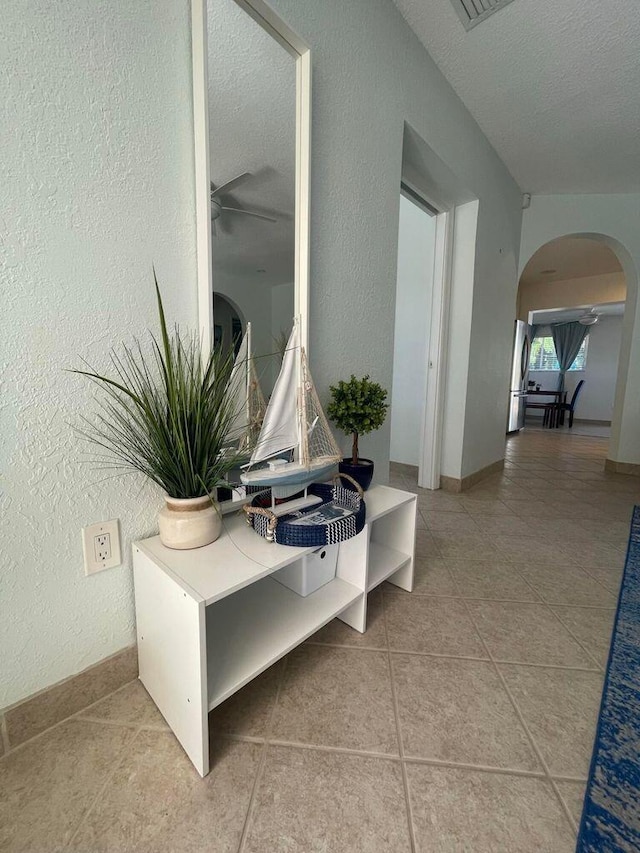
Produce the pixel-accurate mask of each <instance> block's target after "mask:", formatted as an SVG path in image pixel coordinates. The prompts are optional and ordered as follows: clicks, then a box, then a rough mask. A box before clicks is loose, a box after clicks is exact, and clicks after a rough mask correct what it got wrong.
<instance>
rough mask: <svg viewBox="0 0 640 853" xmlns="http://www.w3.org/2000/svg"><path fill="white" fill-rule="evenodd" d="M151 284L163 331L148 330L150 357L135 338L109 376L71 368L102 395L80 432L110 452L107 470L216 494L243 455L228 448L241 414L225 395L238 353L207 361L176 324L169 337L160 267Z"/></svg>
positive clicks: (177, 493)
mask: <svg viewBox="0 0 640 853" xmlns="http://www.w3.org/2000/svg"><path fill="white" fill-rule="evenodd" d="M154 281H155V288H156V295H157V301H158V314H159V318H160V331H161V334H160V339H159V340H158V338H157V337H156V336H155V335H154V334H153V333H151V352H150V354H146V353H145V352H143V349H142V346H141V345H140V343H139V342H138V341H136V343H135V345H134V346H133V347H128V346H124V345H123V347H122V352H121V353H120V354H119V353H118V352H116V351H115V350H112V352H111V366H112V368H113V376H111V377H108V376H103V375H101V374H99V373H96V372H95V371H93V370H91V369H90V368H89V369H87V370H74V371H72V372H73V373H78V374H80V375H81V376H86V377H88V378H89V379H90V380H91V381H92V382H94V383H95V384H96V385H97V386H98V387H99V388H100V389H101V391H102V392H103V395H104V396H103V398H102V399H99V400H98V406H99V408H98V412H97V418H96V421H95V422H94V421H89V420H87V419H84V423H85V428H84V429H82V430H80V432H81V434H82V435H83V436H84V437H85V438H86V439H88V440H89V441H91V442H93V443H94V444H95V445H97V446H98V447H100V448H102V450H104V451H105V454H104V455H103V456H102V457H101V459H100V463H101V465H102V467H105V468H111V469H116V470H123V471H139V472H140V473H142V474H144V475H145V476H146V477H148V478H149V479H150V480H152V481H153V482H154V483H156V484H157V485H158V486H160V488H161V489H163V490H164V491H165V492H166V493H167V495H168V496H169V497H172V498H196V497H202V496H205V495H209V496H211V495H212V494H214V490H215V488H216V487H217V486H219V485H222V484H223V482H224V479H223V478H224V476H225V474H227V473H228V472H229V471H230V470H231V469H232V468H234V467H235V466H236V465H237V464H238V461H239V459H240V454H238V453H236V452H235V451H231V450H229V448H228V446H227V445H228V444H229V438H230V436H229V431H230V429H231V428H232V424H233V422H234V419H235V416H236V414H237V413H236V411H234V408H233V403H232V402H231V401H230V400H229V397H231V396H232V395H229V394H227V386H228V383H229V379H230V376H231V371H232V368H233V353H232V352H231V353H229V354H228V355H225V354H223V353H222V352H221V350H220V349H214V350H212V351H211V353H210V354H209V356H208V357H207V358H203V354H202V346H201V344H200V341H199V339H198V337H197V336H196V335H195V334H191V335H183V334H181V333H180V332H179V330H178V327H177V326H176V327H175V329H174V331H173V333H172V334H171V335H169V333H168V331H167V324H166V320H165V315H164V308H163V305H162V298H161V296H160V289H159V287H158V281H157V279H156V277H155V271H154Z"/></svg>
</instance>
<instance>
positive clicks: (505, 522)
mask: <svg viewBox="0 0 640 853" xmlns="http://www.w3.org/2000/svg"><path fill="white" fill-rule="evenodd" d="M473 519H474V521H475V523H476V524H477V525H478V527H479V529H480V531H481V532H482V533H484V535H485V536H528V535H529V534H530V532H531V531H530V527H529V525H528V524H527V522H526V521H524V519H522V518H518V517H517V516H516V515H511V514H509V515H504V514H502V513H501V514H500V515H497V514H496V515H485V514H484V513H482V514H478V515H474V516H473Z"/></svg>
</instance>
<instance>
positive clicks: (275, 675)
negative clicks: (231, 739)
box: [209, 661, 284, 737]
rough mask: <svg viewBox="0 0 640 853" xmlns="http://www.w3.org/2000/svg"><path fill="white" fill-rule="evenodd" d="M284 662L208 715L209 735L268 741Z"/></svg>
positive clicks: (266, 672) (270, 669)
mask: <svg viewBox="0 0 640 853" xmlns="http://www.w3.org/2000/svg"><path fill="white" fill-rule="evenodd" d="M283 671H284V661H278V662H277V663H276V664H274V665H273V666H270V667H269V669H266V670H265V671H264V672H263V673H261V674H260V675H259V676H258V677H257V678H254V679H253V681H250V682H249V684H247V685H246V686H245V687H243V688H242V689H241V690H239V691H238V692H237V693H234V694H233V696H231V697H230V698H229V699H227V700H226V701H225V702H223V703H222V705H218V707H217V708H214V709H213V711H211V713H210V714H209V731H210V733H211V735H212V736H215V735H217V734H235V735H247V736H249V737H266V735H267V727H268V725H269V721H270V719H271V715H272V713H273V708H274V705H275V701H276V695H277V692H278V687H279V686H280V682H281V680H282V673H283Z"/></svg>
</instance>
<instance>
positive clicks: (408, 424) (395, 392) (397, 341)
mask: <svg viewBox="0 0 640 853" xmlns="http://www.w3.org/2000/svg"><path fill="white" fill-rule="evenodd" d="M435 214H436V211H435V210H434V211H431V210H430V207H429V206H428V205H427V204H426V203H419V201H418V200H413V199H412V198H410V197H409V196H408V195H407V194H402V195H401V196H400V219H399V227H398V272H397V283H396V314H395V336H394V357H393V385H392V402H391V452H390V458H391V461H392V462H402V463H404V464H406V465H413V466H416V468H420V467H421V466H422V459H423V446H422V445H423V425H424V422H425V405H426V400H427V370H428V367H427V366H428V362H429V349H430V336H431V323H432V318H431V309H432V301H433V279H434V260H435V247H436V215H435Z"/></svg>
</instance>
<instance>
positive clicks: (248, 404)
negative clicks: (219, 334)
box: [245, 322, 251, 444]
mask: <svg viewBox="0 0 640 853" xmlns="http://www.w3.org/2000/svg"><path fill="white" fill-rule="evenodd" d="M245 367H246V371H247V393H246V403H245V405H246V409H247V444H249V443H250V441H251V323H250V322H248V323H247V363H246V365H245Z"/></svg>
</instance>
